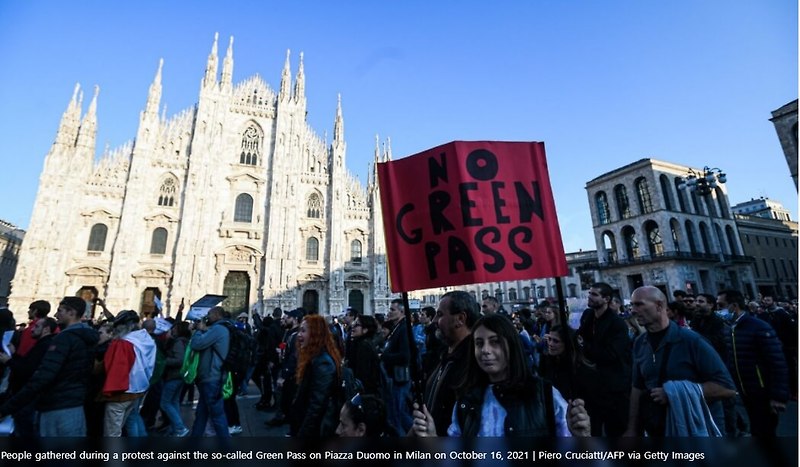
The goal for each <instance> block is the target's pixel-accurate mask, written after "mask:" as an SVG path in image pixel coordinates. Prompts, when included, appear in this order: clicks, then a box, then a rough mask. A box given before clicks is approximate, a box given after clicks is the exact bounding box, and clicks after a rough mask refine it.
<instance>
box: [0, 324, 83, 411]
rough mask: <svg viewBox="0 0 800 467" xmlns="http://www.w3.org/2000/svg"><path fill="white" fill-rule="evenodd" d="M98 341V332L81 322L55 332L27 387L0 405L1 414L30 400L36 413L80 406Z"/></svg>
mask: <svg viewBox="0 0 800 467" xmlns="http://www.w3.org/2000/svg"><path fill="white" fill-rule="evenodd" d="M98 340H99V335H98V334H97V331H96V330H94V329H93V328H91V327H90V326H89V325H87V324H84V323H78V324H73V325H72V326H70V327H68V328H66V329H64V330H63V331H61V332H60V333H58V334H57V335H56V336H55V337H54V338H53V339H52V340H51V341H50V346H49V347H48V348H47V351H46V352H45V355H44V358H42V363H41V364H40V365H39V368H37V370H36V372H34V373H33V376H31V379H30V380H29V381H28V384H26V385H25V386H23V388H22V389H21V390H20V392H18V393H17V394H16V395H14V396H13V397H12V398H11V399H10V400H8V401H7V402H6V403H5V404H3V405H2V406H0V413H1V414H4V415H5V414H14V413H15V412H16V411H17V410H19V409H20V408H22V407H24V406H26V405H27V404H29V403H30V402H31V401H33V400H37V403H36V410H38V411H39V412H47V411H51V410H59V409H68V408H72V407H80V406H82V405H83V403H84V401H85V400H86V393H87V390H88V387H89V377H90V376H91V373H92V365H93V362H94V346H95V345H96V344H97V341H98Z"/></svg>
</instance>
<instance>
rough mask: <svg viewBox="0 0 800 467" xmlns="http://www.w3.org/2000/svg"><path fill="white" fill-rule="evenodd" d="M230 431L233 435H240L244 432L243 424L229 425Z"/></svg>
mask: <svg viewBox="0 0 800 467" xmlns="http://www.w3.org/2000/svg"><path fill="white" fill-rule="evenodd" d="M228 433H230V434H232V435H238V434H241V433H242V426H241V425H233V426H229V427H228Z"/></svg>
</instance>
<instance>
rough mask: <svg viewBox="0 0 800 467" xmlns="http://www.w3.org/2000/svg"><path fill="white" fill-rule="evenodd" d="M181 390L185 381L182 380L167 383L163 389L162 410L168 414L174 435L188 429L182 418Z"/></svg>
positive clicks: (172, 380)
mask: <svg viewBox="0 0 800 467" xmlns="http://www.w3.org/2000/svg"><path fill="white" fill-rule="evenodd" d="M181 389H183V380H182V379H180V378H178V379H171V380H169V381H165V382H164V386H163V387H162V388H161V410H163V411H164V413H165V414H167V418H169V423H170V425H171V427H172V433H173V434H175V433H179V432H181V431H183V430H184V429H185V428H186V425H185V424H184V423H183V418H181V406H180V398H181Z"/></svg>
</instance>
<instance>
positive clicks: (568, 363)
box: [539, 324, 596, 400]
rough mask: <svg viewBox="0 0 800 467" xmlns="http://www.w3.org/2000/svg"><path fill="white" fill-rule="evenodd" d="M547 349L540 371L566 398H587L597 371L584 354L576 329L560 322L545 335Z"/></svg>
mask: <svg viewBox="0 0 800 467" xmlns="http://www.w3.org/2000/svg"><path fill="white" fill-rule="evenodd" d="M545 341H546V342H547V353H546V354H544V355H542V360H541V362H540V366H539V375H540V376H541V377H542V378H544V379H547V380H549V381H550V382H552V383H553V386H555V388H556V389H558V391H559V392H560V393H561V395H563V396H564V397H565V398H566V399H568V400H569V399H583V398H584V397H586V395H587V392H588V390H589V389H588V388H589V384H590V383H591V381H592V378H594V377H595V376H596V375H594V374H593V372H592V370H593V365H591V363H589V362H588V361H587V360H586V359H585V358H584V357H583V355H582V354H581V352H580V347H579V346H578V341H577V336H576V334H575V331H574V330H573V329H571V328H570V327H569V326H562V325H560V324H556V325H555V326H553V328H552V329H551V330H550V332H549V333H548V334H547V336H545Z"/></svg>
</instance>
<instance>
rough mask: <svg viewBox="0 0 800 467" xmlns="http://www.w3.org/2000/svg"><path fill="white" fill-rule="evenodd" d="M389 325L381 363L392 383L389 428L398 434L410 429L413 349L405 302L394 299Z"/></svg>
mask: <svg viewBox="0 0 800 467" xmlns="http://www.w3.org/2000/svg"><path fill="white" fill-rule="evenodd" d="M386 322H387V323H389V326H391V332H390V333H389V335H388V336H387V338H386V344H385V345H384V348H383V353H382V354H381V362H382V363H383V368H384V370H385V371H386V374H387V375H388V376H389V379H390V382H391V384H392V389H391V392H392V397H391V400H389V401H387V410H386V412H387V414H388V415H387V416H388V418H389V425H390V426H392V428H393V429H394V430H396V431H397V432H399V433H405V432H407V431H408V429H409V428H411V422H412V419H411V369H410V365H411V348H410V346H409V342H408V332H407V327H406V322H405V307H404V305H403V300H401V299H394V300H392V302H391V305H390V307H389V314H388V315H387V316H386Z"/></svg>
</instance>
